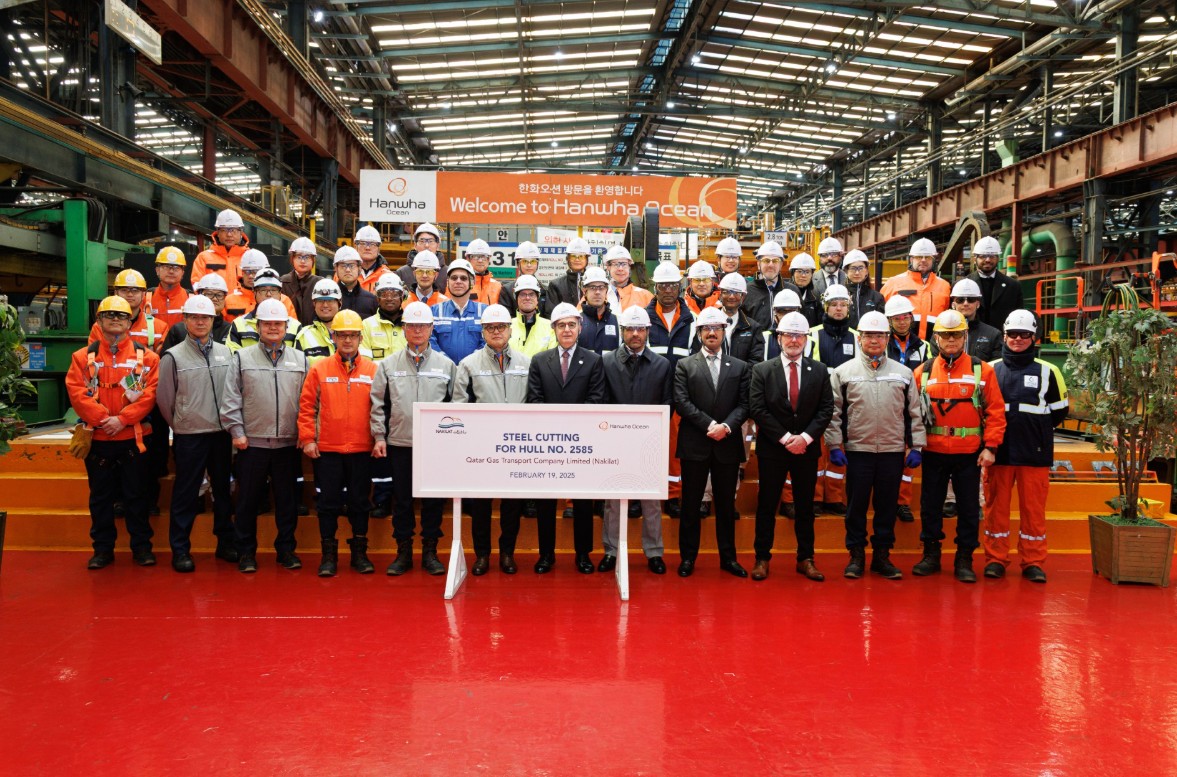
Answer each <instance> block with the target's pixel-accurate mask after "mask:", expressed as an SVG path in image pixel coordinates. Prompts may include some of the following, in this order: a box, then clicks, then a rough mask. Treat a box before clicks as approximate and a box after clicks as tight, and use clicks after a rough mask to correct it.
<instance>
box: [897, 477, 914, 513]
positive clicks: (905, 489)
mask: <svg viewBox="0 0 1177 777" xmlns="http://www.w3.org/2000/svg"><path fill="white" fill-rule="evenodd" d="M914 476H915V470H914V469H908V468H907V467H904V468H903V479H902V480H900V481H899V504H901V505H905V506H907V507H911V479H912V477H914Z"/></svg>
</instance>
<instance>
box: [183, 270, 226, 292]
mask: <svg viewBox="0 0 1177 777" xmlns="http://www.w3.org/2000/svg"><path fill="white" fill-rule="evenodd" d="M192 289H193V291H221V292H224V293H226V294H228V293H229V286H228V285H227V284H226V283H225V279H224V278H222V277H221V276H220V275H217V274H216V273H215V272H210V273H209V274H208V275H206V276H204V277H203V278H201V279H200V280H198V281H197V282H196V283H195V284H193V286H192Z"/></svg>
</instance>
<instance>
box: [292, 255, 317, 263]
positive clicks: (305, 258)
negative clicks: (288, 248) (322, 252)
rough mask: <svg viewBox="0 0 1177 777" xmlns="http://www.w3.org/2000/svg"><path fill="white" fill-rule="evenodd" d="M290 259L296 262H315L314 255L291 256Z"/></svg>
mask: <svg viewBox="0 0 1177 777" xmlns="http://www.w3.org/2000/svg"><path fill="white" fill-rule="evenodd" d="M291 258H292V259H294V261H296V262H313V261H315V255H314V254H293V255H292V256H291Z"/></svg>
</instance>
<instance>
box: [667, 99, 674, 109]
mask: <svg viewBox="0 0 1177 777" xmlns="http://www.w3.org/2000/svg"><path fill="white" fill-rule="evenodd" d="M666 107H667V108H673V107H674V100H667V101H666Z"/></svg>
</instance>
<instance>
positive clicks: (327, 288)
mask: <svg viewBox="0 0 1177 777" xmlns="http://www.w3.org/2000/svg"><path fill="white" fill-rule="evenodd" d="M324 299H333V300H335V301H336V302H339V301H341V300H342V299H343V291H341V290H340V288H339V284H338V283H336V282H335V281H333V280H331V279H330V278H324V279H323V280H321V281H319V282H318V283H316V284H315V288H313V289H311V300H313V301H314V302H318V301H319V300H324Z"/></svg>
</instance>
